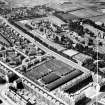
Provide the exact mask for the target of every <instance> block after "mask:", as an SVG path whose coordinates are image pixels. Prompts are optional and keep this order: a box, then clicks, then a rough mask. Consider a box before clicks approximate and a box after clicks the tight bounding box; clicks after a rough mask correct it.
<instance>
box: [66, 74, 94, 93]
mask: <svg viewBox="0 0 105 105" xmlns="http://www.w3.org/2000/svg"><path fill="white" fill-rule="evenodd" d="M92 81H93V79H92V76H89V77H88V78H86V79H84V80H82V81H80V82H78V83H77V84H75V85H73V86H72V87H71V88H69V89H67V90H65V92H67V93H69V94H70V93H75V92H76V91H78V90H80V89H82V88H83V87H85V86H86V85H88V84H89V83H90V82H92Z"/></svg>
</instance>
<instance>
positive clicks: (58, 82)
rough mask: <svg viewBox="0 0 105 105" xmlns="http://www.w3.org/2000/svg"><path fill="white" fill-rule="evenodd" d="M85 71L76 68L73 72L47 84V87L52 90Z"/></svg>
mask: <svg viewBox="0 0 105 105" xmlns="http://www.w3.org/2000/svg"><path fill="white" fill-rule="evenodd" d="M82 73H83V72H81V71H79V70H74V71H72V72H71V73H69V74H68V75H66V76H64V77H62V78H60V79H57V80H56V81H54V82H52V83H50V84H48V85H46V88H47V89H48V90H49V91H52V90H54V89H56V88H58V87H59V86H61V85H63V84H65V83H66V82H68V81H70V80H72V79H74V78H76V77H78V76H80V75H82Z"/></svg>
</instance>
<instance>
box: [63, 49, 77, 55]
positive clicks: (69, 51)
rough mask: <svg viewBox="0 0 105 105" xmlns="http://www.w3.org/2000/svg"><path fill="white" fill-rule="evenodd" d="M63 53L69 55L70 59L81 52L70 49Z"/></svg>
mask: <svg viewBox="0 0 105 105" xmlns="http://www.w3.org/2000/svg"><path fill="white" fill-rule="evenodd" d="M63 53H64V54H67V55H68V56H70V57H72V56H74V55H76V54H78V53H79V52H78V51H75V50H72V49H70V50H65V51H63Z"/></svg>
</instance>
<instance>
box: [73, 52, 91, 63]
mask: <svg viewBox="0 0 105 105" xmlns="http://www.w3.org/2000/svg"><path fill="white" fill-rule="evenodd" d="M91 58H92V57H91V56H88V55H85V54H82V53H79V54H77V55H74V56H73V59H75V60H79V61H81V62H84V61H85V60H86V59H91Z"/></svg>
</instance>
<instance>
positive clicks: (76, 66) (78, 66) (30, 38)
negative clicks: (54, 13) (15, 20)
mask: <svg viewBox="0 0 105 105" xmlns="http://www.w3.org/2000/svg"><path fill="white" fill-rule="evenodd" d="M0 18H2V17H0ZM2 19H3V20H4V21H5V22H6V23H7V24H9V25H10V27H12V28H13V29H15V30H16V31H17V32H19V33H20V34H21V35H23V36H24V37H25V38H27V39H28V40H30V41H31V42H32V43H34V44H35V45H37V46H38V47H39V48H41V49H42V50H44V51H45V52H47V53H49V54H51V55H52V56H54V57H56V58H57V59H59V60H61V61H63V62H64V63H67V64H68V65H70V66H72V67H74V68H76V69H79V70H81V71H83V72H85V73H90V70H88V69H86V68H84V67H82V66H81V65H78V64H76V63H74V62H73V61H71V60H69V59H67V58H65V57H63V56H61V55H59V54H58V53H56V52H54V51H52V50H50V49H48V48H47V47H45V46H44V45H42V44H40V43H39V42H37V41H35V39H33V38H32V37H30V36H29V35H27V34H25V33H24V32H22V31H21V30H20V29H18V28H17V27H15V26H13V25H12V24H10V23H9V22H8V21H7V20H6V19H4V18H2ZM36 34H39V33H36Z"/></svg>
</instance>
